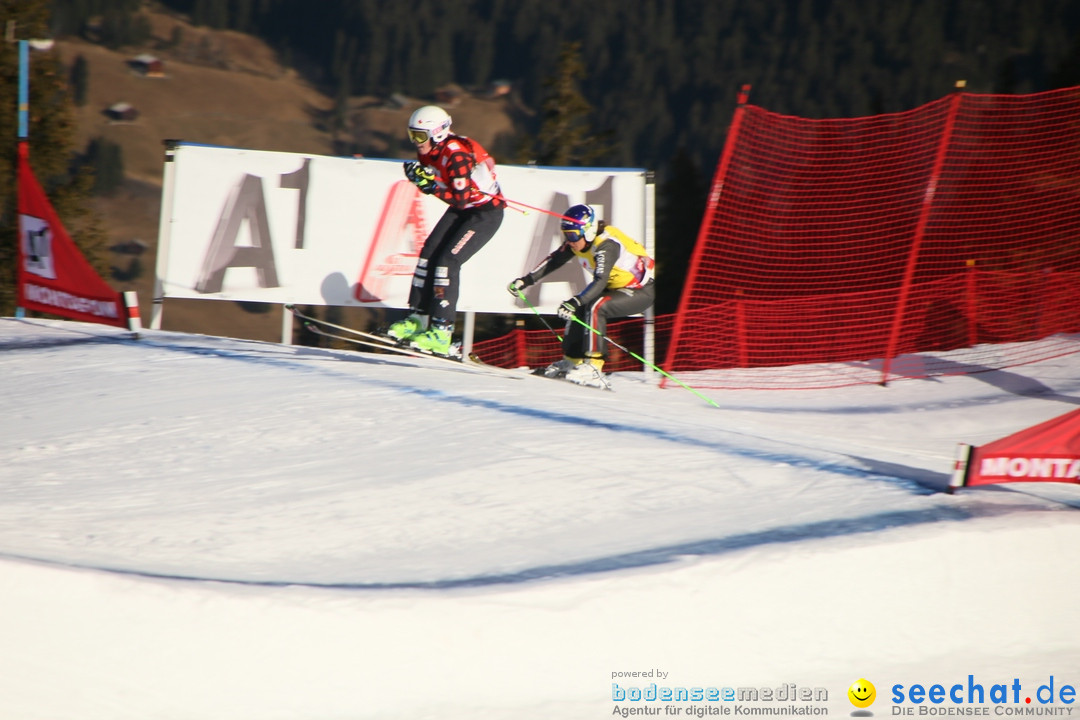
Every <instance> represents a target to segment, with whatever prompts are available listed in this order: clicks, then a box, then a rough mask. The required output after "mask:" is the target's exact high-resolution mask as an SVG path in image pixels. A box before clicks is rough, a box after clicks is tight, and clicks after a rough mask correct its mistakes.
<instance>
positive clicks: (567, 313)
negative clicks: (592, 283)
mask: <svg viewBox="0 0 1080 720" xmlns="http://www.w3.org/2000/svg"><path fill="white" fill-rule="evenodd" d="M580 307H581V301H580V300H578V299H577V298H576V297H572V298H570V299H569V300H564V301H563V304H562V305H560V306H559V317H560V318H561V319H563V320H566V321H567V322H570V319H571V318H573V317H574V316H576V315H577V311H578V308H580Z"/></svg>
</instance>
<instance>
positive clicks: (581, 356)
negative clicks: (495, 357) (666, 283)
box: [507, 205, 656, 387]
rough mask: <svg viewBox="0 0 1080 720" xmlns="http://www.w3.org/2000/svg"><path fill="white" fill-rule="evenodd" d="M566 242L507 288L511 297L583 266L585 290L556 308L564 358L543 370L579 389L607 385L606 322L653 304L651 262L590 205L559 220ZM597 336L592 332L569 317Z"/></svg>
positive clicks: (654, 296) (633, 243) (575, 207)
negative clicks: (574, 263) (573, 265)
mask: <svg viewBox="0 0 1080 720" xmlns="http://www.w3.org/2000/svg"><path fill="white" fill-rule="evenodd" d="M562 233H563V238H564V240H565V242H564V243H563V244H562V245H560V246H559V247H558V249H556V250H555V251H554V252H552V253H551V254H550V255H548V256H547V257H546V258H544V259H543V260H542V261H541V262H540V264H539V265H537V266H536V267H535V268H533V270H532V271H531V272H530V273H529V274H527V275H524V276H522V277H519V278H517V279H516V280H514V281H512V282H511V283H510V284H509V285H507V290H509V291H510V294H511V295H514V296H515V297H517V294H518V293H519V292H521V291H523V290H524V289H525V288H527V287H529V286H530V285H533V284H535V283H537V282H539V281H540V279H541V278H543V277H544V276H545V275H547V274H548V273H550V272H552V271H554V270H557V269H558V268H560V267H562V266H563V265H565V264H566V263H568V262H569V261H570V260H572V259H576V260H578V261H580V262H581V264H582V266H583V267H584V268H585V271H586V272H588V273H589V274H591V275H592V280H591V281H590V282H589V284H588V285H586V286H585V289H584V290H582V291H581V292H580V293H578V294H577V295H575V296H574V297H572V298H570V299H569V300H566V301H565V302H563V303H562V304H561V305H560V306H559V317H560V318H563V319H564V320H566V334H565V335H564V337H563V343H562V349H563V356H564V357H563V359H562V360H559V361H558V362H554V363H552V364H551V365H549V366H547V367H546V368H544V375H546V376H548V377H565V378H566V379H567V380H569V381H571V382H574V383H577V384H579V385H590V386H593V387H601V386H605V385H606V382H605V381H604V376H603V374H602V373H601V370H603V367H604V359H605V357H606V353H605V351H606V346H607V342H606V341H605V340H604V338H603V337H601V335H606V334H607V321H608V320H609V319H612V318H617V317H626V316H628V315H634V314H636V313H639V312H644V311H645V310H647V309H648V308H649V307H651V306H652V304H653V303H654V302H655V301H656V289H655V288H654V286H653V268H654V266H655V262H654V261H653V259H652V258H651V257H649V255H648V253H646V251H645V248H644V247H642V246H641V244H640V243H638V242H637V241H635V240H633V239H631V238H630V237H629V236H628V235H627V234H626V233H624V232H622V231H621V230H619V229H618V228H617V227H614V226H613V225H606V224H605V223H604V222H603V221H602V220H598V219H597V217H596V211H595V210H594V209H593V208H592V207H590V206H589V205H574V206H573V207H571V208H570V209H569V210H567V211H566V214H565V215H564V216H563V221H562ZM575 316H576V317H578V318H580V319H581V320H582V321H583V322H585V323H587V324H588V325H590V326H591V327H593V328H594V329H596V331H597V333H599V334H597V333H593V332H590V331H589V330H588V329H587V328H585V327H584V326H583V325H581V323H578V322H574V320H573V317H575Z"/></svg>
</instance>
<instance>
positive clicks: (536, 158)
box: [521, 42, 609, 167]
mask: <svg viewBox="0 0 1080 720" xmlns="http://www.w3.org/2000/svg"><path fill="white" fill-rule="evenodd" d="M584 76H585V63H584V62H583V61H582V59H581V44H580V43H576V42H569V43H563V45H562V47H561V50H560V52H559V63H558V66H557V68H556V70H555V74H554V75H553V76H551V77H549V78H548V79H546V80H545V81H544V88H545V89H546V91H547V95H546V97H545V98H544V101H543V104H542V109H541V112H540V115H541V118H542V122H541V125H540V131H539V134H538V135H537V137H536V138H535V139H526V141H525V144H524V147H523V151H522V153H523V155H524V157H523V158H522V160H521V161H522V162H533V163H536V164H537V165H547V166H555V167H571V166H588V165H590V164H591V163H592V162H593V161H595V160H596V159H598V158H600V157H602V156H603V155H605V154H606V153H607V152H608V150H609V148H608V144H607V142H606V140H605V138H604V137H602V136H601V135H599V134H597V133H594V132H592V130H591V127H590V124H589V115H590V114H591V113H592V109H593V108H592V105H590V104H589V102H588V100H586V99H585V96H584V95H582V94H581V90H580V89H579V84H580V83H581V80H582V78H583V77H584Z"/></svg>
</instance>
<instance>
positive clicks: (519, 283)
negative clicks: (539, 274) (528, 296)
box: [506, 276, 532, 297]
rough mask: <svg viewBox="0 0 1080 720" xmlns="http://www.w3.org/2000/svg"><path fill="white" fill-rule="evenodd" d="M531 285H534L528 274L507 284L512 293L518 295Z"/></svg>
mask: <svg viewBox="0 0 1080 720" xmlns="http://www.w3.org/2000/svg"><path fill="white" fill-rule="evenodd" d="M530 285H532V281H530V280H529V278H528V276H525V277H519V278H518V279H517V280H511V281H510V284H509V285H507V286H506V289H507V290H508V291H509V292H510V294H511V295H513V296H514V297H517V296H518V295H519V294H520V293H521V291H522V290H524V289H525V288H527V287H529V286H530Z"/></svg>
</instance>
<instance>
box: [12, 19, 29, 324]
mask: <svg viewBox="0 0 1080 720" xmlns="http://www.w3.org/2000/svg"><path fill="white" fill-rule="evenodd" d="M29 69H30V43H29V42H27V41H26V40H20V41H19V142H25V141H26V139H27V138H28V137H29V136H30V128H29V122H28V120H27V116H28V115H29V114H30V72H29ZM19 228H20V232H19V233H18V235H17V236H16V239H15V242H17V243H21V242H22V221H21V219H20V222H19ZM15 317H17V318H22V317H26V310H25V309H23V308H21V307H16V308H15Z"/></svg>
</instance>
